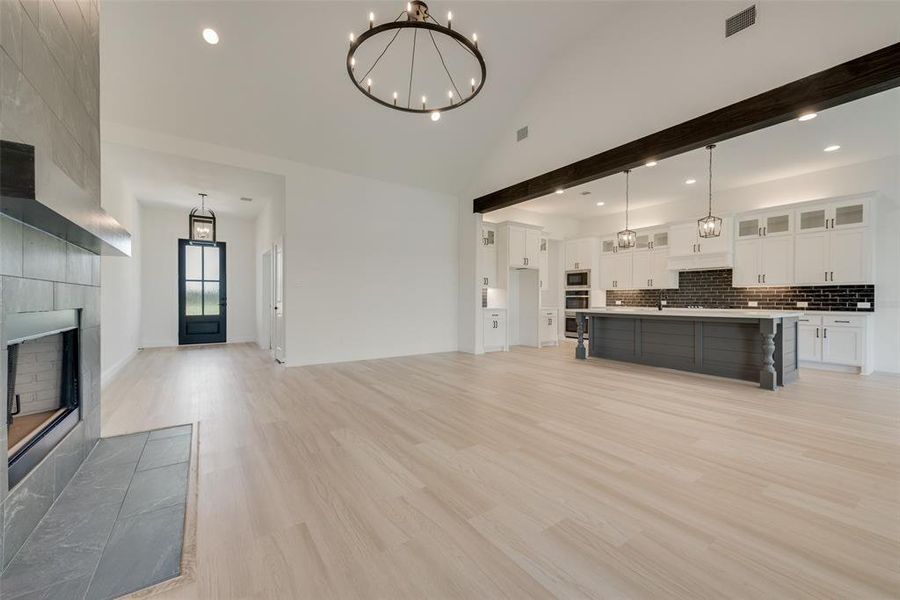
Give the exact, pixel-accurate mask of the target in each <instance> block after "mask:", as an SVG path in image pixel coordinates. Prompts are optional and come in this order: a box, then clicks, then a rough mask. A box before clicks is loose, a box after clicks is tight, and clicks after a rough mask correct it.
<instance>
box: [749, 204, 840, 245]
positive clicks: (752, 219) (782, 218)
mask: <svg viewBox="0 0 900 600" xmlns="http://www.w3.org/2000/svg"><path fill="white" fill-rule="evenodd" d="M823 218H824V217H823ZM793 220H794V211H793V210H792V209H791V208H789V207H781V208H780V209H774V210H771V211H766V212H760V213H751V214H747V215H742V216H740V217H738V218H737V219H736V222H737V225H736V226H735V229H736V230H737V231H736V235H737V239H738V240H746V239H750V238H761V237H775V236H780V235H791V234H792V233H793V232H794V228H793Z"/></svg>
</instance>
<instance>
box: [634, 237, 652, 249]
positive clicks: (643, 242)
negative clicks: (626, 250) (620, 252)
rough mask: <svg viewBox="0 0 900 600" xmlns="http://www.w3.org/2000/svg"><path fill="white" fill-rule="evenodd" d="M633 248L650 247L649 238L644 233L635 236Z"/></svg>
mask: <svg viewBox="0 0 900 600" xmlns="http://www.w3.org/2000/svg"><path fill="white" fill-rule="evenodd" d="M634 246H635V248H649V247H650V236H649V235H648V234H646V233H642V234H640V235H639V236H637V237H636V238H635V240H634Z"/></svg>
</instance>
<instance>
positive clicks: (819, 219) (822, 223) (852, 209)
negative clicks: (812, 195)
mask: <svg viewBox="0 0 900 600" xmlns="http://www.w3.org/2000/svg"><path fill="white" fill-rule="evenodd" d="M869 209H870V205H869V201H868V199H867V198H849V199H843V200H833V201H831V202H823V203H816V204H808V205H805V206H803V207H801V208H799V209H797V212H796V219H797V231H798V233H812V232H815V231H833V230H837V229H846V228H848V227H849V228H856V227H865V226H866V225H868V224H869Z"/></svg>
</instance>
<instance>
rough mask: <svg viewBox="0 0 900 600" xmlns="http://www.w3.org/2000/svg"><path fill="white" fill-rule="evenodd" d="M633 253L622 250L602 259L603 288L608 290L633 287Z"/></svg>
mask: <svg viewBox="0 0 900 600" xmlns="http://www.w3.org/2000/svg"><path fill="white" fill-rule="evenodd" d="M631 274H632V253H631V251H629V250H620V251H618V252H615V253H613V254H612V255H611V256H605V257H603V258H602V259H601V261H600V275H601V281H602V288H603V289H606V290H615V289H618V290H628V289H631Z"/></svg>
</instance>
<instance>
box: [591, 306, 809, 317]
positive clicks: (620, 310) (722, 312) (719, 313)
mask: <svg viewBox="0 0 900 600" xmlns="http://www.w3.org/2000/svg"><path fill="white" fill-rule="evenodd" d="M574 312H576V313H584V314H586V315H592V314H593V315H604V316H611V317H613V316H616V315H621V316H641V317H653V316H658V317H688V318H691V319H784V318H789V317H800V316H802V315H803V312H802V311H791V310H755V309H744V308H663V309H662V310H659V309H656V308H648V307H627V306H622V307H620V306H606V307H603V308H586V309H581V310H576V311H574Z"/></svg>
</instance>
